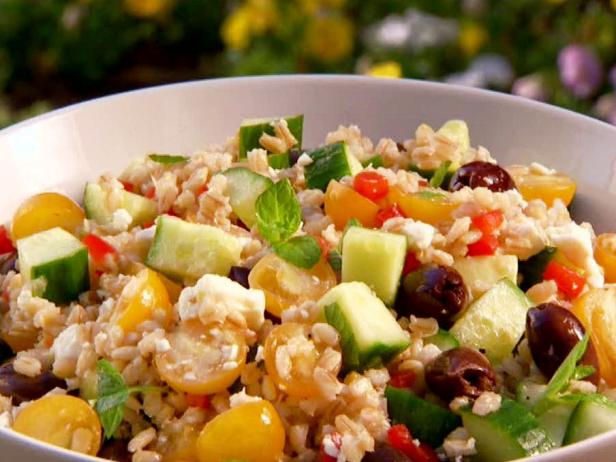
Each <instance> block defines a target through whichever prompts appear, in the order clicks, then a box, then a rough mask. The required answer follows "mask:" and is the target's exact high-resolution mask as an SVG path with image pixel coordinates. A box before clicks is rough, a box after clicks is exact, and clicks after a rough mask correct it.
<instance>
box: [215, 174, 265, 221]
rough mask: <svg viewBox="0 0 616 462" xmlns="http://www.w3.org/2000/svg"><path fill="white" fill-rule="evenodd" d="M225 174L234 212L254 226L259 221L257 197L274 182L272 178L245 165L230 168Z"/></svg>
mask: <svg viewBox="0 0 616 462" xmlns="http://www.w3.org/2000/svg"><path fill="white" fill-rule="evenodd" d="M223 175H224V176H226V177H227V192H228V194H229V203H230V204H231V208H232V209H233V213H235V214H236V215H237V216H238V218H239V219H240V220H242V223H244V224H245V225H246V226H248V227H249V228H252V226H253V225H254V224H255V223H256V222H257V213H256V211H255V204H256V202H257V198H258V197H259V195H261V193H262V192H263V191H265V190H266V189H267V188H269V187H270V186H271V185H272V184H273V182H272V180H270V179H269V178H267V177H265V176H263V175H259V174H258V173H255V172H253V171H252V170H249V169H247V168H244V167H235V168H230V169H228V170H225V171H224V172H223Z"/></svg>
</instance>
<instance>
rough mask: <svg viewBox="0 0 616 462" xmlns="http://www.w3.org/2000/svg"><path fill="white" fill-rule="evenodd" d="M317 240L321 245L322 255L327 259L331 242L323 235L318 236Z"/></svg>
mask: <svg viewBox="0 0 616 462" xmlns="http://www.w3.org/2000/svg"><path fill="white" fill-rule="evenodd" d="M317 242H318V243H319V247H321V257H323V258H324V259H326V260H327V256H328V255H329V251H330V250H331V245H329V242H327V241H326V240H325V238H324V237H323V236H317Z"/></svg>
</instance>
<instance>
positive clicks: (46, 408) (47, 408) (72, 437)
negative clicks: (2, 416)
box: [13, 395, 101, 456]
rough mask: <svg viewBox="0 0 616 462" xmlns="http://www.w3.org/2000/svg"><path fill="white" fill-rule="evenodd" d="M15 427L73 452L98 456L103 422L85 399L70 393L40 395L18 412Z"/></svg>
mask: <svg viewBox="0 0 616 462" xmlns="http://www.w3.org/2000/svg"><path fill="white" fill-rule="evenodd" d="M13 430H15V431H16V432H19V433H23V434H24V435H28V436H31V437H32V438H36V439H37V440H41V441H45V442H46V443H50V444H53V445H55V446H60V447H61V448H65V449H72V450H73V451H77V452H81V453H83V454H89V455H91V456H94V455H96V453H97V452H98V449H99V447H100V444H101V424H100V422H99V420H98V416H97V415H96V412H95V411H94V410H93V409H92V408H91V407H90V406H89V405H88V403H86V402H85V401H84V400H82V399H79V398H75V397H74V396H69V395H52V396H46V397H43V398H40V399H38V400H36V401H34V402H33V403H31V404H30V405H28V406H27V407H26V408H25V409H24V410H23V411H21V412H20V413H19V415H18V416H17V418H16V419H15V423H14V424H13Z"/></svg>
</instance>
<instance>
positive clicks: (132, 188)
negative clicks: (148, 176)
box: [120, 180, 135, 192]
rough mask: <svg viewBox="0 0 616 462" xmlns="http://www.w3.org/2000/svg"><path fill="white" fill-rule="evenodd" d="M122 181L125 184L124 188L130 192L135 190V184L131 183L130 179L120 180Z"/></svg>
mask: <svg viewBox="0 0 616 462" xmlns="http://www.w3.org/2000/svg"><path fill="white" fill-rule="evenodd" d="M120 183H122V186H124V189H125V190H126V191H128V192H133V191H134V190H135V185H133V184H132V183H129V182H128V181H122V180H120Z"/></svg>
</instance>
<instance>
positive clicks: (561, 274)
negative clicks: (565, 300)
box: [543, 261, 586, 299]
mask: <svg viewBox="0 0 616 462" xmlns="http://www.w3.org/2000/svg"><path fill="white" fill-rule="evenodd" d="M543 279H545V280H546V281H554V282H555V283H556V285H557V286H558V290H560V291H561V292H562V293H564V294H565V295H566V296H568V297H569V298H571V299H574V298H577V297H578V295H580V293H581V292H582V290H584V285H585V284H586V279H584V276H581V275H580V274H578V273H576V272H575V271H573V270H572V269H569V268H567V267H566V266H564V265H561V264H560V263H558V262H555V261H551V262H550V263H548V265H547V266H546V267H545V272H544V273H543Z"/></svg>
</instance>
